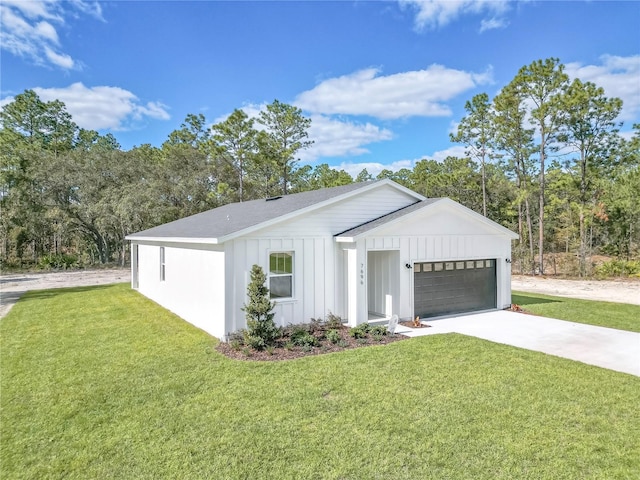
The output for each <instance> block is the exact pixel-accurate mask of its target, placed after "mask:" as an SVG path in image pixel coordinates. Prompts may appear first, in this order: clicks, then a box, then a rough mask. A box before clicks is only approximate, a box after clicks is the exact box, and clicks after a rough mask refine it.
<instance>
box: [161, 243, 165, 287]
mask: <svg viewBox="0 0 640 480" xmlns="http://www.w3.org/2000/svg"><path fill="white" fill-rule="evenodd" d="M164 266H165V264H164V247H160V281H161V282H164V273H165V268H164Z"/></svg>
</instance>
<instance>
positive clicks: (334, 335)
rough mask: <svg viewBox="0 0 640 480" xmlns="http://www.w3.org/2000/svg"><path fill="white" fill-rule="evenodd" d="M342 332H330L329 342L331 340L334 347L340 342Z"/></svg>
mask: <svg viewBox="0 0 640 480" xmlns="http://www.w3.org/2000/svg"><path fill="white" fill-rule="evenodd" d="M340 338H341V337H340V332H339V331H338V330H335V329H333V330H329V331H328V332H327V340H329V341H330V342H331V343H333V344H334V345H335V344H336V343H338V342H339V341H340Z"/></svg>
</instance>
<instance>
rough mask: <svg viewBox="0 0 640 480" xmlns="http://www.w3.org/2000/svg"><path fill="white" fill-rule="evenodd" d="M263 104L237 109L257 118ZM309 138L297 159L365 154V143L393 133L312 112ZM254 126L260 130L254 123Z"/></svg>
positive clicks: (224, 116)
mask: <svg viewBox="0 0 640 480" xmlns="http://www.w3.org/2000/svg"><path fill="white" fill-rule="evenodd" d="M266 107H267V104H266V103H262V104H253V103H251V104H246V105H244V106H243V107H242V108H241V110H242V111H243V112H244V113H246V114H247V116H248V117H249V118H258V116H259V115H260V112H261V111H263V110H264V109H266ZM229 115H230V114H225V115H220V116H219V117H217V118H216V119H215V120H214V121H213V124H216V123H220V122H224V121H225V120H226V119H227V118H228V117H229ZM309 118H311V127H310V128H309V132H308V133H309V140H313V145H312V146H311V147H310V148H308V149H307V150H302V151H300V152H299V158H300V160H301V161H303V162H305V163H312V162H314V161H316V160H317V159H318V158H322V157H345V156H356V155H362V154H365V153H369V150H367V149H366V148H365V145H369V144H371V143H376V142H382V141H385V140H391V138H393V133H392V132H391V131H390V130H387V129H386V128H380V127H378V126H377V125H373V124H372V123H369V122H367V123H358V122H352V121H348V120H343V119H339V118H332V117H328V116H325V115H318V114H312V115H311V116H310V117H309ZM254 128H256V129H257V130H264V127H263V126H262V125H261V124H259V123H257V122H256V123H255V124H254Z"/></svg>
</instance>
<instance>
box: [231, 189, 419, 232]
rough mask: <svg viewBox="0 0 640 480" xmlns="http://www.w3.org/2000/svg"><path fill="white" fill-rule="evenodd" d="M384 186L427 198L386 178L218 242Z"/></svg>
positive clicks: (246, 229)
mask: <svg viewBox="0 0 640 480" xmlns="http://www.w3.org/2000/svg"><path fill="white" fill-rule="evenodd" d="M383 185H390V186H392V187H394V188H395V189H397V190H400V191H401V192H404V193H406V194H407V195H410V196H412V197H414V198H416V199H419V200H424V199H425V197H423V196H422V195H420V194H419V193H416V192H414V191H413V190H410V189H408V188H406V187H403V186H402V185H400V184H398V183H396V182H394V181H393V180H389V179H388V178H385V179H384V180H379V181H377V182H374V183H372V184H371V185H367V186H366V187H362V188H358V189H357V190H352V191H351V192H347V193H343V194H342V195H340V196H338V197H333V198H330V199H328V200H325V201H324V202H320V203H315V204H313V205H310V206H308V207H306V208H303V209H300V210H295V211H293V212H291V213H288V214H286V215H282V216H279V217H276V218H273V219H271V220H268V221H266V222H262V223H258V224H256V225H252V226H250V227H247V228H245V229H244V230H239V231H237V232H233V233H230V234H229V235H226V236H223V237H220V238H219V239H218V242H219V243H224V242H228V241H229V240H234V239H236V238H238V237H242V236H245V235H248V234H250V233H253V232H255V231H257V230H262V229H263V228H268V227H271V226H273V225H277V224H278V223H281V222H284V221H287V220H291V219H292V218H296V217H298V216H301V215H305V214H307V213H309V212H312V211H314V210H317V209H320V208H323V207H326V206H327V205H332V204H334V203H337V202H341V201H343V200H346V199H347V198H351V197H354V196H356V195H359V194H361V193H364V192H368V191H369V190H373V189H376V188H380V187H382V186H383Z"/></svg>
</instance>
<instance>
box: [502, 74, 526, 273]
mask: <svg viewBox="0 0 640 480" xmlns="http://www.w3.org/2000/svg"><path fill="white" fill-rule="evenodd" d="M493 109H494V116H493V118H492V120H493V129H492V131H493V135H494V139H493V142H494V145H495V148H496V150H497V152H498V153H499V155H500V156H501V157H502V160H503V162H504V165H505V166H506V168H507V169H508V170H510V171H512V172H513V175H514V176H515V183H516V187H517V189H518V192H519V193H518V196H517V198H516V202H517V208H518V234H519V237H520V238H519V250H520V252H519V254H518V257H520V259H521V260H522V258H523V257H524V256H525V255H524V252H525V250H524V248H525V245H527V246H528V261H527V263H528V265H527V267H528V269H530V270H531V273H535V264H534V261H533V259H534V240H533V221H532V213H531V206H530V197H531V192H532V189H533V184H532V175H533V169H534V165H533V164H532V162H531V155H532V154H533V153H534V151H535V149H534V147H533V129H532V128H526V116H527V111H526V108H525V107H524V104H523V99H522V96H521V95H520V94H519V93H518V89H517V88H516V87H515V85H514V84H513V83H511V84H509V85H507V86H506V87H505V88H503V89H502V91H501V92H500V93H499V94H498V95H497V96H496V97H495V98H494V99H493ZM520 270H521V271H523V270H524V268H523V266H522V265H521V267H520Z"/></svg>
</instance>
